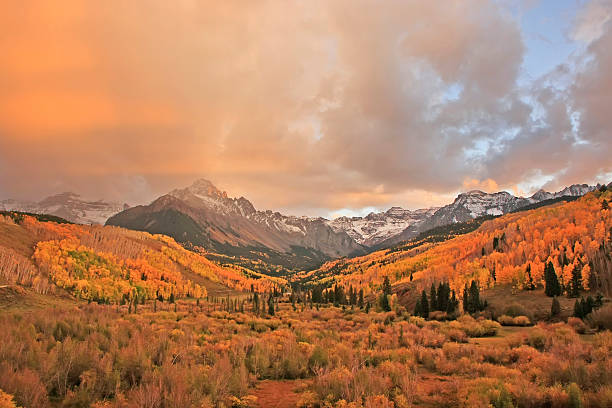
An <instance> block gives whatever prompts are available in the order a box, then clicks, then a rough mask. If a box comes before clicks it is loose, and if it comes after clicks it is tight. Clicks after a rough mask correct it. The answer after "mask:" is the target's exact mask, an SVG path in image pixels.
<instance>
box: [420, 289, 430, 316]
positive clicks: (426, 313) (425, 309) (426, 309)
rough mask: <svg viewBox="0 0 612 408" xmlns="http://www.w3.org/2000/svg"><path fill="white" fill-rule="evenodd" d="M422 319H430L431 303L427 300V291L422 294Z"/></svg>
mask: <svg viewBox="0 0 612 408" xmlns="http://www.w3.org/2000/svg"><path fill="white" fill-rule="evenodd" d="M421 317H424V318H428V317H429V301H428V300H427V293H426V292H425V290H423V292H422V293H421Z"/></svg>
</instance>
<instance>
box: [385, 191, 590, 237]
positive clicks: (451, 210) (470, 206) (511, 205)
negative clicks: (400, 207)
mask: <svg viewBox="0 0 612 408" xmlns="http://www.w3.org/2000/svg"><path fill="white" fill-rule="evenodd" d="M596 188H597V187H596V186H589V185H587V184H574V185H572V186H569V187H566V188H564V189H563V190H561V191H558V192H556V193H549V192H546V191H544V190H540V191H538V192H536V193H535V194H534V195H532V196H531V197H515V196H514V195H512V194H510V193H508V192H506V191H501V192H498V193H485V192H483V191H479V190H472V191H468V192H467V193H462V194H459V195H458V196H457V198H455V200H454V201H453V202H452V203H451V204H448V205H445V206H444V207H441V208H439V209H437V210H436V211H434V212H433V213H432V214H431V215H429V216H428V217H425V218H424V219H423V220H421V221H420V222H418V223H415V224H412V225H410V226H408V227H407V228H406V229H405V230H404V231H402V232H401V233H399V234H397V235H395V236H392V237H390V238H388V239H386V240H384V241H381V242H380V243H379V244H378V245H379V246H381V247H385V246H390V245H393V244H395V243H398V242H400V241H406V240H409V239H412V238H414V237H416V236H417V235H418V234H419V233H421V232H424V231H427V230H430V229H432V228H436V227H441V226H444V225H449V224H453V223H457V222H465V221H469V220H473V219H474V218H478V217H482V216H485V215H492V216H497V215H503V214H507V213H509V212H512V211H516V210H519V209H521V208H524V207H527V206H529V205H532V204H536V203H540V202H543V201H546V200H552V199H557V198H561V197H579V196H583V195H584V194H586V193H588V192H591V191H593V190H595V189H596Z"/></svg>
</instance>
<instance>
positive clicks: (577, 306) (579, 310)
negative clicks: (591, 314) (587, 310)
mask: <svg viewBox="0 0 612 408" xmlns="http://www.w3.org/2000/svg"><path fill="white" fill-rule="evenodd" d="M574 317H578V318H580V319H582V318H583V317H584V310H583V304H582V302H581V301H580V300H578V299H576V302H575V303H574Z"/></svg>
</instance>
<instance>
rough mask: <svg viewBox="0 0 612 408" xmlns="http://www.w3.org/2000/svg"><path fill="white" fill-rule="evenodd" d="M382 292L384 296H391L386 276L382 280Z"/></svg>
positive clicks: (389, 284)
mask: <svg viewBox="0 0 612 408" xmlns="http://www.w3.org/2000/svg"><path fill="white" fill-rule="evenodd" d="M382 292H383V293H384V294H385V295H390V294H391V283H390V282H389V277H388V276H385V279H384V280H383V284H382Z"/></svg>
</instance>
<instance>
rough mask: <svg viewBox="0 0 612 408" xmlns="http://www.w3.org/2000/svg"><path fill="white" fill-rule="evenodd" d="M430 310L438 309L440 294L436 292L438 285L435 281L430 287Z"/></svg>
mask: <svg viewBox="0 0 612 408" xmlns="http://www.w3.org/2000/svg"><path fill="white" fill-rule="evenodd" d="M429 306H430V307H429V310H431V311H434V310H437V309H438V296H437V293H436V285H435V284H434V283H432V284H431V288H430V289H429Z"/></svg>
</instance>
